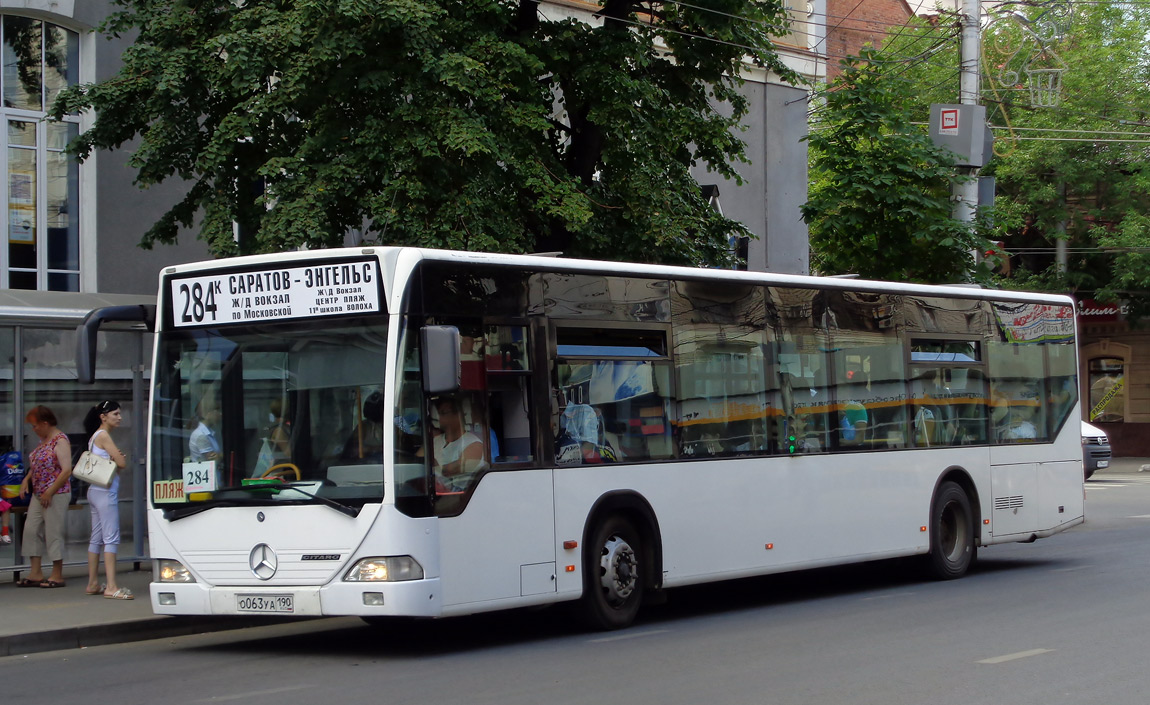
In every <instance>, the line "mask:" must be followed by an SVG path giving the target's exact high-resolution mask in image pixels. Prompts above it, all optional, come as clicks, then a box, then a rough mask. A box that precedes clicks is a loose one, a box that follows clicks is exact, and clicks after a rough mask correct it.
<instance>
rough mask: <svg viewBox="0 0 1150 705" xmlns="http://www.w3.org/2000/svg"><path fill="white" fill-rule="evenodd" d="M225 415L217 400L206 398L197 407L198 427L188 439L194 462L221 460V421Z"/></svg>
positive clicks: (189, 452) (189, 451)
mask: <svg viewBox="0 0 1150 705" xmlns="http://www.w3.org/2000/svg"><path fill="white" fill-rule="evenodd" d="M222 417H223V413H222V412H221V411H220V405H219V403H218V402H217V401H216V400H215V398H213V397H210V396H206V397H204V398H203V399H201V400H200V403H199V404H198V405H197V406H196V417H195V418H196V427H195V428H194V429H193V430H192V435H191V436H189V437H188V454H189V455H190V456H191V459H192V461H193V462H200V461H204V460H217V459H219V458H220V451H221V446H220V437H219V435H218V431H219V425H220V419H221V418H222Z"/></svg>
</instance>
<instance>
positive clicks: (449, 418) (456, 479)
mask: <svg viewBox="0 0 1150 705" xmlns="http://www.w3.org/2000/svg"><path fill="white" fill-rule="evenodd" d="M435 411H436V416H437V419H438V428H436V429H434V430H433V432H432V434H433V436H432V439H431V447H432V456H431V462H432V467H433V469H434V471H435V475H436V486H437V488H439V491H440V492H462V491H464V490H466V489H467V486H468V485H469V484H471V482H472V481H473V480H474V476H475V473H477V472H479V471H481V470H485V469H486V468H487V455H486V453H487V451H486V448H485V447H484V444H483V439H482V438H481V437H480V436H478V435H476V434H475V433H472V432H471V431H469V430H467V428H466V426H465V425H464V418H463V408H462V407H461V405H460V403H459V401H458V400H457V399H455V398H454V397H440V398H438V399H436V401H435ZM423 454H424V453H423V449H422V448H421V449H419V451H418V452H417V453H416V455H417V456H419V457H422V456H423Z"/></svg>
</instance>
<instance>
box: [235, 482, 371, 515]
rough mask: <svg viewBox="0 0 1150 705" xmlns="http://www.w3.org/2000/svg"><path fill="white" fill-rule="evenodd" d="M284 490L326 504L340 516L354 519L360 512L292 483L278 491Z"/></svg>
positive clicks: (286, 484) (285, 484)
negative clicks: (343, 515)
mask: <svg viewBox="0 0 1150 705" xmlns="http://www.w3.org/2000/svg"><path fill="white" fill-rule="evenodd" d="M248 487H251V485H249V486H248ZM273 487H274V485H273ZM277 489H279V488H277ZM286 490H291V491H292V492H299V493H300V494H302V495H306V496H308V497H311V498H312V499H318V500H319V501H320V502H322V503H323V504H326V505H327V506H329V507H331V508H332V509H334V510H336V511H337V512H339V513H341V514H346V515H348V516H349V517H351V518H352V519H355V518H356V517H358V516H359V511H360V510H359V509H355V508H354V507H349V506H347V505H346V504H340V503H339V502H337V501H335V500H334V499H330V498H328V497H321V496H319V495H318V494H312V493H311V492H307V491H305V490H301V489H300V488H298V487H296V486H295V483H294V482H287V483H284V487H283V489H280V491H281V492H283V491H286ZM360 509H362V507H360Z"/></svg>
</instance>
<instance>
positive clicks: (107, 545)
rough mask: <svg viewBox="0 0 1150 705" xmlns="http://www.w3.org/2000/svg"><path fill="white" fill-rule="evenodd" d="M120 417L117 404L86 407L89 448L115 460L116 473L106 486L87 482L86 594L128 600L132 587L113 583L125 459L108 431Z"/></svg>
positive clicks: (103, 456) (105, 403) (118, 542)
mask: <svg viewBox="0 0 1150 705" xmlns="http://www.w3.org/2000/svg"><path fill="white" fill-rule="evenodd" d="M121 421H123V417H122V416H121V414H120V405H119V404H118V403H116V402H114V401H102V402H100V403H99V404H97V405H96V406H93V407H92V408H91V409H89V410H88V415H87V416H86V417H85V418H84V430H85V431H87V432H88V434H89V435H90V439H89V440H88V450H90V451H91V452H92V453H95V454H96V455H98V456H100V457H101V458H107V459H109V460H111V461H112V462H114V463H115V464H116V467H117V468H118V469H117V470H116V475H115V476H114V477H113V478H112V484H111V485H110V486H109V487H108V488H106V489H105V488H103V487H97V486H95V485H89V486H88V506H89V507H91V509H92V537H91V538H90V539H89V541H88V588H87V589H86V590H85V592H86V593H88V594H89V595H103V596H104V597H106V598H108V599H111V600H131V599H133V597H132V591H131V590H129V589H128V588H124V587H120V586H118V585H116V552H117V551H118V550H119V546H120V502H119V499H120V470H121V469H123V468H125V467H127V466H128V460H127V458H125V457H124V454H123V453H121V452H120V449H119V448H117V447H116V443H115V441H113V440H112V435H111V431H112V429H114V428H119V426H120V423H121ZM101 548H103V553H104V575H105V577H106V579H107V581H108V582H107V583H106V584H104V585H101V584H100V575H99V566H100V549H101Z"/></svg>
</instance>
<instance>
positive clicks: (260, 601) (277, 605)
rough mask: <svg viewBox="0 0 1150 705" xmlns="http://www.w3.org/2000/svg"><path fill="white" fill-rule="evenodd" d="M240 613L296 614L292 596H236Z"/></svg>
mask: <svg viewBox="0 0 1150 705" xmlns="http://www.w3.org/2000/svg"><path fill="white" fill-rule="evenodd" d="M236 609H237V610H239V611H240V612H295V605H294V604H293V602H292V596H291V595H236Z"/></svg>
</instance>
